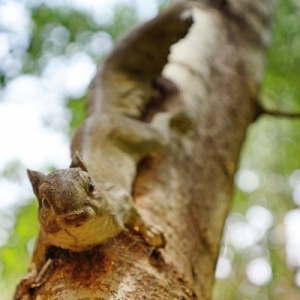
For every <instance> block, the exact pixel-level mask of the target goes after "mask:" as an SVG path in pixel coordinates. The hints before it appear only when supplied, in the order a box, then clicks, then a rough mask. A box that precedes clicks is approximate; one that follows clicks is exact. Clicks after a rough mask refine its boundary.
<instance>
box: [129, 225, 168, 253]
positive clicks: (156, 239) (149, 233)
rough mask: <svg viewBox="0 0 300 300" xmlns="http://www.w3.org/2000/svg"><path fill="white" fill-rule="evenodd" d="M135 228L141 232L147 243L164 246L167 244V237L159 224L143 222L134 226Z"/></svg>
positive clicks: (159, 246)
mask: <svg viewBox="0 0 300 300" xmlns="http://www.w3.org/2000/svg"><path fill="white" fill-rule="evenodd" d="M133 229H134V230H135V231H136V232H138V233H140V234H141V235H142V237H143V238H144V240H145V241H146V242H147V244H149V245H151V246H154V247H158V248H163V247H164V246H165V245H166V240H165V237H164V235H163V233H162V230H161V229H160V228H159V227H158V226H149V225H146V224H142V225H140V226H134V227H133Z"/></svg>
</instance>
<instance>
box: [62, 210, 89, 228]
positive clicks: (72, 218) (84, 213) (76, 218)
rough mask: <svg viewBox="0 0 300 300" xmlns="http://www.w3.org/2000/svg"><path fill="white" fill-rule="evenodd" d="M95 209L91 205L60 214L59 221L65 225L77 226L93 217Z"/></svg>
mask: <svg viewBox="0 0 300 300" xmlns="http://www.w3.org/2000/svg"><path fill="white" fill-rule="evenodd" d="M94 217H95V211H94V210H93V209H92V208H91V207H85V208H84V209H82V210H80V211H75V212H72V213H69V214H65V215H63V216H62V218H61V221H62V223H64V224H65V225H67V226H75V227H79V226H81V225H83V224H85V223H86V222H88V221H90V220H92V219H94Z"/></svg>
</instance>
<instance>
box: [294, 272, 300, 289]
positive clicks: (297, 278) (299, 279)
mask: <svg viewBox="0 0 300 300" xmlns="http://www.w3.org/2000/svg"><path fill="white" fill-rule="evenodd" d="M295 283H296V285H297V286H298V287H300V270H298V271H297V273H296V275H295Z"/></svg>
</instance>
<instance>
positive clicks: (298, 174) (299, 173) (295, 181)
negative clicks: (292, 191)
mask: <svg viewBox="0 0 300 300" xmlns="http://www.w3.org/2000/svg"><path fill="white" fill-rule="evenodd" d="M289 184H290V186H291V187H292V188H296V187H297V186H299V185H300V170H296V171H294V172H293V173H292V174H291V176H290V178H289Z"/></svg>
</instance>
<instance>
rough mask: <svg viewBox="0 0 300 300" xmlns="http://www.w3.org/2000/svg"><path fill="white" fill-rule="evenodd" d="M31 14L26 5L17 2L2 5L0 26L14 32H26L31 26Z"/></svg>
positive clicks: (5, 2)
mask: <svg viewBox="0 0 300 300" xmlns="http://www.w3.org/2000/svg"><path fill="white" fill-rule="evenodd" d="M29 22H30V21H29V14H28V11H27V10H26V8H25V6H24V4H22V3H20V2H17V1H4V3H0V24H1V25H2V26H3V27H4V29H6V30H8V31H10V32H11V31H13V32H24V30H26V28H27V27H28V26H29Z"/></svg>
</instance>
